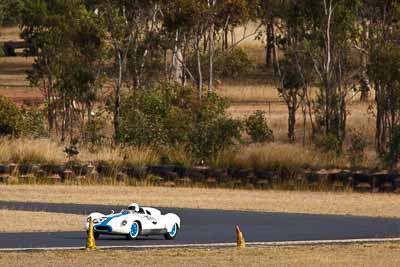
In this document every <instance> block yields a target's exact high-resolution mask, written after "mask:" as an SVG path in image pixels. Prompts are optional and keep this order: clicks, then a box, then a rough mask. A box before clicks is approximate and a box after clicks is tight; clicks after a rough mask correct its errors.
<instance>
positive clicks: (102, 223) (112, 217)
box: [99, 212, 129, 226]
mask: <svg viewBox="0 0 400 267" xmlns="http://www.w3.org/2000/svg"><path fill="white" fill-rule="evenodd" d="M127 214H129V212H123V213H121V214H117V215H114V216H109V217H107V219H105V220H104V221H102V222H101V224H99V225H101V226H107V224H108V223H109V222H110V221H111V220H112V219H115V218H118V217H122V216H124V215H127Z"/></svg>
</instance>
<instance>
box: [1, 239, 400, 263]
mask: <svg viewBox="0 0 400 267" xmlns="http://www.w3.org/2000/svg"><path fill="white" fill-rule="evenodd" d="M399 252H400V245H399V244H397V243H384V244H372V245H369V244H355V245H332V246H304V247H265V248H250V249H243V250H237V249H234V248H226V249H167V250H136V251H126V250H121V251H114V250H109V251H57V252H40V253H29V252H23V253H16V252H13V253H0V265H2V266H10V267H11V266H111V265H112V266H299V267H303V266H304V267H305V266H307V267H312V266H318V267H325V266H335V267H336V266H355V267H356V266H371V267H372V266H374V267H375V266H387V267H391V266H393V267H394V266H399V264H400V253H399Z"/></svg>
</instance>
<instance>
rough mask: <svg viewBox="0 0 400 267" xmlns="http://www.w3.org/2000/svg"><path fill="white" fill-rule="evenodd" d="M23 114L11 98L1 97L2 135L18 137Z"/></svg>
mask: <svg viewBox="0 0 400 267" xmlns="http://www.w3.org/2000/svg"><path fill="white" fill-rule="evenodd" d="M21 121H22V114H21V111H20V110H19V109H18V107H17V106H16V105H15V104H14V102H12V101H11V100H10V99H9V98H7V97H4V96H0V135H1V136H5V135H11V136H18V135H19V134H20V124H21Z"/></svg>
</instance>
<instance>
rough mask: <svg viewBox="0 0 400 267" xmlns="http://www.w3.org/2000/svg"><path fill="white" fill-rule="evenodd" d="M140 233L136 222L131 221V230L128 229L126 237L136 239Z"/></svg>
mask: <svg viewBox="0 0 400 267" xmlns="http://www.w3.org/2000/svg"><path fill="white" fill-rule="evenodd" d="M139 235H140V225H139V223H138V222H133V223H132V226H131V230H130V231H129V234H128V236H127V237H128V239H130V240H134V239H137V237H138V236H139Z"/></svg>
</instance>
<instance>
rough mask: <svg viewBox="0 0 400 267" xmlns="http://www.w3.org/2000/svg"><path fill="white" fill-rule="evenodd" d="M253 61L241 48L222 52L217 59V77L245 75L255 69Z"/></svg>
mask: <svg viewBox="0 0 400 267" xmlns="http://www.w3.org/2000/svg"><path fill="white" fill-rule="evenodd" d="M253 67H254V66H253V62H252V61H251V60H250V58H249V56H248V55H247V54H246V52H244V51H243V49H241V48H234V49H233V50H229V51H228V52H220V53H218V54H217V57H216V60H215V66H214V68H215V69H214V71H215V74H216V76H217V77H221V78H227V77H235V76H239V75H245V74H247V73H249V72H250V71H251V70H252V69H253Z"/></svg>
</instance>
